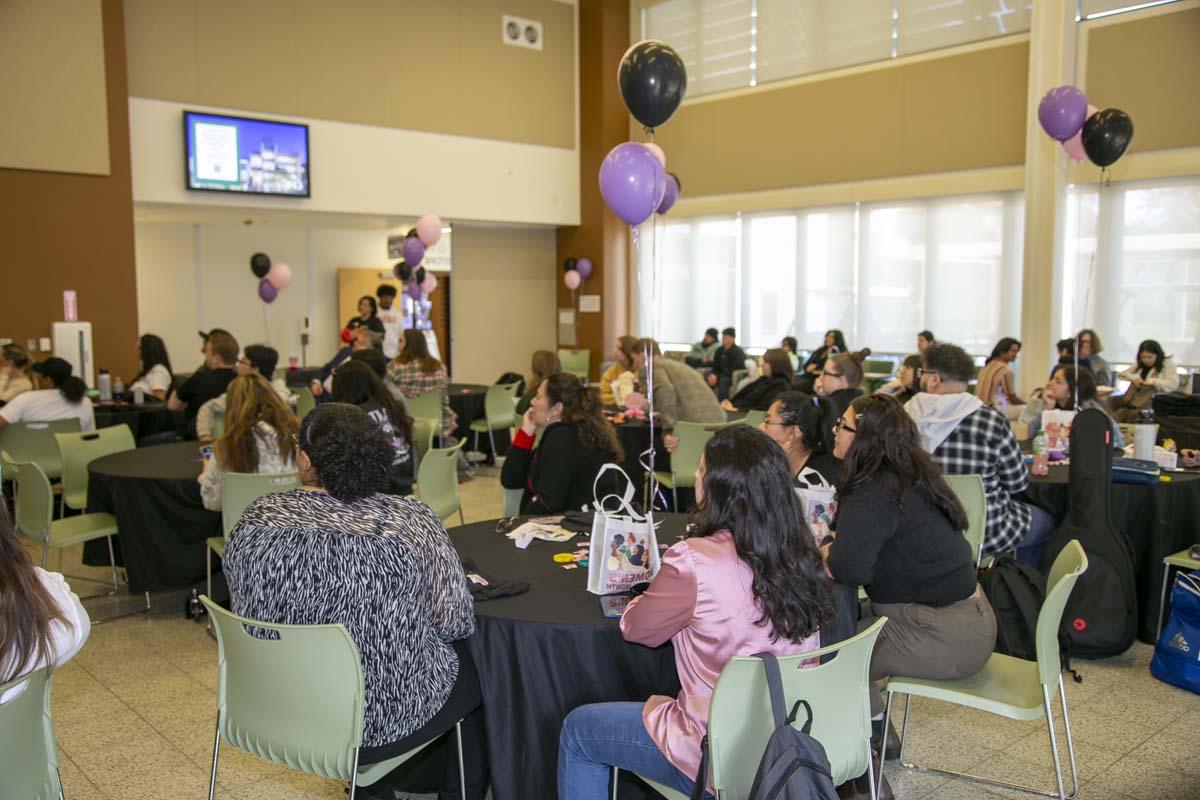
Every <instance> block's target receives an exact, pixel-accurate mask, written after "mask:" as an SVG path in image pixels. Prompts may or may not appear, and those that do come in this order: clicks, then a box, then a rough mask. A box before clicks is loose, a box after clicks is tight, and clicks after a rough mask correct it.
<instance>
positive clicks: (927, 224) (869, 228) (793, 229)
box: [639, 193, 1023, 353]
mask: <svg viewBox="0 0 1200 800" xmlns="http://www.w3.org/2000/svg"><path fill="white" fill-rule="evenodd" d="M1022 223H1023V209H1022V202H1021V197H1020V195H1019V194H1018V193H1008V194H1000V195H969V196H966V197H951V198H938V199H931V200H920V201H910V202H903V203H875V204H856V205H851V206H838V207H834V208H814V209H804V210H801V211H787V212H773V213H764V214H743V215H736V216H731V217H723V218H706V219H695V220H673V221H671V222H670V223H667V224H663V223H661V222H660V223H659V224H658V226H657V231H655V230H654V229H653V228H652V227H651V226H644V227H643V230H642V232H641V236H640V251H639V268H640V270H641V272H640V275H641V285H642V286H646V285H648V282H649V281H650V280H651V277H652V275H654V274H655V273H654V272H653V271H652V270H651V264H652V261H653V258H654V254H655V253H658V263H659V268H658V273H657V274H658V275H659V276H660V286H661V287H662V289H661V292H660V299H659V302H658V306H659V307H658V309H657V311H656V313H655V312H654V310H653V309H652V308H651V306H650V305H642V306H641V308H642V309H643V310H642V314H643V317H642V319H643V324H642V325H641V329H642V332H643V333H646V334H651V333H652V330H651V328H650V325H649V323H648V321H647V315H652V316H653V318H654V319H656V320H657V325H656V327H655V329H654V331H653V333H654V335H656V336H658V338H659V339H661V340H662V341H664V342H666V343H669V344H685V343H687V342H691V341H694V340H696V339H698V338H699V337H700V335H701V334H702V333H703V331H704V329H705V328H708V327H711V326H715V327H718V328H723V327H725V326H727V325H732V326H734V327H736V328H737V329H738V338H739V340H740V341H741V343H742V344H743V345H747V346H750V347H756V348H765V347H775V346H777V345H778V343H779V340H780V339H781V338H782V337H784V336H786V335H789V334H791V335H794V336H796V338H797V339H799V340H800V342H801V346H803V347H815V346H817V344H818V343H819V342H820V341H821V339H822V337H823V335H824V333H825V331H826V330H829V329H831V328H837V329H839V330H841V331H843V333H845V335H846V338H847V340H848V341H849V342H850V344H851V346H853V347H855V348H858V347H863V346H868V347H870V348H871V349H873V350H876V351H879V352H896V353H904V352H909V351H911V350H912V349H913V348H914V347H915V337H916V333H917V331H919V330H921V329H923V328H930V329H932V330H934V331H935V332H937V333H939V335H941V336H942V337H943V338H945V339H947V340H952V341H955V342H957V343H959V344H961V345H963V346H964V347H966V348H967V349H968V350H970V351H971V352H973V353H987V352H989V351H990V350H991V348H992V346H993V345H994V344H995V343H996V341H997V340H998V339H1000V338H1001V337H1002V336H1012V335H1015V333H1016V331H1017V330H1018V329H1019V326H1020V312H1019V306H1020V294H1021V267H1020V264H1021V246H1022ZM655 236H657V243H656V241H655ZM643 301H645V298H643Z"/></svg>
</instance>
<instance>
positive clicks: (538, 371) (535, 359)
mask: <svg viewBox="0 0 1200 800" xmlns="http://www.w3.org/2000/svg"><path fill="white" fill-rule="evenodd" d="M559 372H562V363H561V362H560V361H559V360H558V354H556V353H551V352H550V351H549V350H535V351H533V356H531V357H530V359H529V380H528V381H526V382H525V394H523V395H521V399H520V400H518V401H517V413H518V414H524V413H525V412H526V411H528V410H529V405H530V403H532V402H533V398H534V397H536V396H537V391H538V387H539V386H541V385H542V381H544V380H546V378H549V377H550V376H551V375H554V374H556V373H559Z"/></svg>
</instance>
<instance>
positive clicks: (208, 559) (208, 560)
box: [204, 545, 216, 639]
mask: <svg viewBox="0 0 1200 800" xmlns="http://www.w3.org/2000/svg"><path fill="white" fill-rule="evenodd" d="M212 553H213V551H212V548H211V547H208V546H207V545H206V546H205V548H204V555H205V558H204V577H205V586H206V587H208V589H207V592H208V594H207V596H208V599H209V600H212ZM205 630H207V631H208V635H209V636H212V637H213V638H214V639H215V638H216V634H215V633H214V632H213V624H212V615H211V614H210V615H209V617H208V624H207V625H205Z"/></svg>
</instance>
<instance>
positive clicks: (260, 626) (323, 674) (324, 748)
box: [200, 595, 364, 781]
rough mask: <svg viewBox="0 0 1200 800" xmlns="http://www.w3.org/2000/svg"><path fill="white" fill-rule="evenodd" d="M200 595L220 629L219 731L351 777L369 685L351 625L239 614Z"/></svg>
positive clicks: (269, 755) (271, 753) (280, 760)
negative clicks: (366, 685)
mask: <svg viewBox="0 0 1200 800" xmlns="http://www.w3.org/2000/svg"><path fill="white" fill-rule="evenodd" d="M200 602H202V603H204V607H205V608H207V609H208V613H209V618H210V619H211V620H212V622H213V628H214V629H215V630H216V634H217V652H218V658H217V727H218V730H219V731H220V734H221V738H222V739H224V740H225V741H226V742H229V743H230V744H232V745H234V746H236V747H240V748H241V749H243V750H245V751H247V752H249V753H253V754H254V755H256V756H258V757H259V758H261V759H264V760H266V761H270V762H272V763H275V764H280V765H283V766H286V767H291V768H292V769H300V770H304V771H305V772H308V773H311V774H313V775H321V776H324V777H327V778H336V779H338V780H342V781H349V780H350V779H351V776H352V773H353V771H354V763H355V749H356V748H358V747H359V745H361V744H362V729H363V696H364V690H363V673H362V663H361V660H360V658H359V653H358V647H357V646H356V645H355V644H354V640H353V639H351V638H350V634H349V632H347V630H346V629H345V627H343V626H342V625H277V624H273V623H269V622H261V621H258V620H252V619H247V618H245V617H239V616H238V615H236V614H232V613H230V612H228V611H226V610H225V609H223V608H221V607H220V606H218V605H217V604H215V603H213V602H212V601H211V600H209V599H208V597H207V596H205V595H202V596H201V597H200ZM246 626H250V628H251V631H253V632H251V631H248V630H247V628H246ZM266 636H269V637H270V638H265V637H266ZM260 637H263V638H260Z"/></svg>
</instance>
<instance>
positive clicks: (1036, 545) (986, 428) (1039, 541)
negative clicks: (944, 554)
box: [904, 342, 1055, 566]
mask: <svg viewBox="0 0 1200 800" xmlns="http://www.w3.org/2000/svg"><path fill="white" fill-rule="evenodd" d="M921 361H922V367H921V374H920V386H921V393H920V394H918V395H917V396H916V397H914V398H912V399H911V400H909V401H908V403H906V404H905V406H904V408H905V410H906V411H907V412H908V413H909V415H910V416H911V417H912V418H913V420H914V421H915V422H916V423H917V428H918V430H920V432H921V438H922V440H923V442H924V445H925V449H926V450H928V451H929V452H930V453H931V454H932V455H933V459H934V461H936V462H937V463H938V464H939V465H940V466H941V468H942V471H943V472H944V473H946V474H947V475H979V476H980V477H981V478H982V479H983V489H984V494H985V495H986V497H987V526H986V530H985V532H984V537H983V554H984V555H987V554H989V553H997V552H1001V551H1004V550H1010V549H1013V548H1014V547H1015V548H1016V550H1017V558H1018V559H1019V560H1021V561H1022V562H1024V563H1026V564H1030V565H1033V566H1037V563H1038V559H1039V558H1040V556H1041V551H1042V547H1043V545H1044V544H1045V541H1046V539H1047V538H1048V537H1049V536H1050V534H1051V533H1053V532H1054V527H1055V522H1054V517H1053V516H1051V515H1050V513H1049V512H1047V511H1045V510H1044V509H1042V508H1039V507H1037V506H1034V505H1030V504H1028V503H1025V502H1023V501H1021V500H1018V499H1017V498H1016V496H1015V495H1017V493H1019V492H1021V491H1022V490H1023V489H1025V487H1026V486H1027V485H1028V484H1029V474H1028V472H1027V471H1026V469H1025V462H1024V460H1023V459H1022V458H1021V448H1020V446H1019V445H1018V444H1017V438H1016V436H1014V435H1013V432H1012V428H1011V427H1009V424H1008V420H1007V419H1006V418H1005V417H1004V415H1003V414H1001V413H1000V412H999V411H997V410H996V409H994V408H992V407H991V406H987V405H984V404H983V401H982V400H980V399H979V398H978V397H976V396H975V395H974V394H971V393H970V392H969V391H968V389H967V384H968V383H970V381H971V379H972V378H973V377H974V376H975V362H974V360H972V358H971V356H969V355H968V354H967V352H966V351H965V350H963V349H962V348H961V347H958V346H957V345H953V344H946V343H943V342H937V343H934V344H931V345H930V346H929V347H928V348H926V349H925V352H924V353H923V354H922V356H921Z"/></svg>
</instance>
